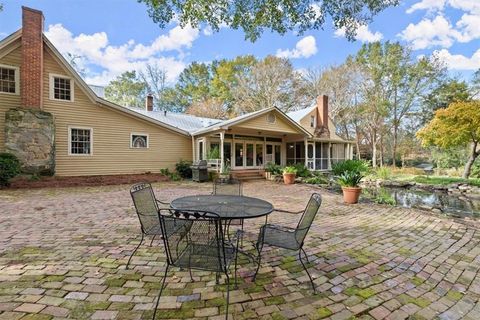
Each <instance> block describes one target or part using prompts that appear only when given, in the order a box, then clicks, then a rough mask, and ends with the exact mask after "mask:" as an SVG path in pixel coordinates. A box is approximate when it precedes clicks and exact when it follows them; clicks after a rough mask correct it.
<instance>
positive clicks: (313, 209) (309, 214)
mask: <svg viewBox="0 0 480 320" xmlns="http://www.w3.org/2000/svg"><path fill="white" fill-rule="evenodd" d="M321 205H322V196H321V195H320V194H318V193H313V194H312V196H311V197H310V200H309V201H308V203H307V206H306V207H305V211H304V212H303V214H302V217H301V218H300V221H299V222H298V225H297V228H296V230H295V238H296V240H297V243H299V244H303V241H304V240H305V237H306V236H307V233H308V230H309V229H310V227H311V225H312V223H313V220H314V219H315V217H316V215H317V213H318V211H320V206H321Z"/></svg>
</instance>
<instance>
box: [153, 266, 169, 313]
mask: <svg viewBox="0 0 480 320" xmlns="http://www.w3.org/2000/svg"><path fill="white" fill-rule="evenodd" d="M167 272H168V265H167V267H166V268H165V273H164V274H163V280H162V286H161V287H160V292H159V293H158V297H157V303H156V304H155V309H153V318H152V319H153V320H155V316H156V314H157V308H158V303H159V302H160V297H161V296H162V292H163V289H164V288H165V280H166V279H167Z"/></svg>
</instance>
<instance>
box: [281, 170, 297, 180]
mask: <svg viewBox="0 0 480 320" xmlns="http://www.w3.org/2000/svg"><path fill="white" fill-rule="evenodd" d="M296 175H297V168H295V167H292V166H287V167H285V168H283V182H284V183H285V184H294V183H295V176H296Z"/></svg>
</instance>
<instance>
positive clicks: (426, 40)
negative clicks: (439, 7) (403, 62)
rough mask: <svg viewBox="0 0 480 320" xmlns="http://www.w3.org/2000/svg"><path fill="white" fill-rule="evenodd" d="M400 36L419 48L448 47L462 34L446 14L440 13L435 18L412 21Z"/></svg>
mask: <svg viewBox="0 0 480 320" xmlns="http://www.w3.org/2000/svg"><path fill="white" fill-rule="evenodd" d="M399 36H400V37H401V38H402V39H403V40H405V41H407V42H409V43H410V44H411V45H412V48H413V49H414V50H417V49H425V48H430V47H434V46H440V47H443V48H448V47H450V46H452V44H453V43H454V42H455V39H458V38H459V37H460V36H461V34H460V33H459V32H458V31H457V30H455V29H454V28H453V26H452V25H451V23H450V22H449V21H448V20H447V19H446V18H445V17H444V16H441V15H439V16H437V17H436V18H435V19H433V20H431V19H423V20H422V21H420V22H419V23H417V24H413V23H410V24H409V25H408V26H407V28H406V29H405V30H403V31H402V32H401V33H400V34H399Z"/></svg>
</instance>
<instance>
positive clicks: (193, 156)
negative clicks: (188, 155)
mask: <svg viewBox="0 0 480 320" xmlns="http://www.w3.org/2000/svg"><path fill="white" fill-rule="evenodd" d="M196 159H197V154H196V152H195V137H192V161H195V160H196Z"/></svg>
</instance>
